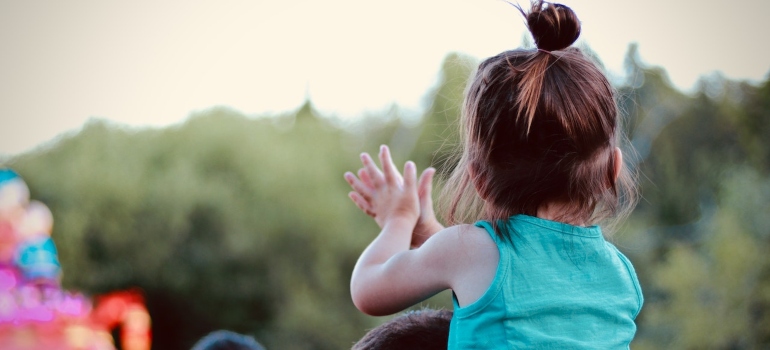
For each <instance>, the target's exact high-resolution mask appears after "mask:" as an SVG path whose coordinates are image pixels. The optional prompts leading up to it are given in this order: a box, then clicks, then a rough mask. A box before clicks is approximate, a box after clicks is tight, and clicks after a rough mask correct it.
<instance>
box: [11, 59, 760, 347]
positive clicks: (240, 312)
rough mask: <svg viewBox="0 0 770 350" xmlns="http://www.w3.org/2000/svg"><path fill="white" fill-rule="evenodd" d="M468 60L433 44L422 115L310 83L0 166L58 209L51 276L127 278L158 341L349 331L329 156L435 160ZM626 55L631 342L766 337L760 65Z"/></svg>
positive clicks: (114, 285) (355, 228) (355, 239)
mask: <svg viewBox="0 0 770 350" xmlns="http://www.w3.org/2000/svg"><path fill="white" fill-rule="evenodd" d="M476 63H477V62H474V60H473V59H470V58H468V57H464V56H462V55H457V54H453V55H450V56H448V57H447V59H446V60H445V62H444V64H443V66H442V68H441V80H440V83H439V84H438V85H437V86H436V88H435V89H434V90H433V91H431V92H429V96H428V100H429V101H430V107H429V108H427V111H426V112H425V114H424V115H423V116H422V118H421V119H420V122H419V123H414V122H404V120H405V119H408V118H407V116H404V115H402V114H401V112H400V111H399V109H398V107H394V108H393V109H391V110H390V111H387V112H383V113H382V115H371V116H367V117H362V118H361V119H360V120H357V121H354V122H344V121H340V120H337V119H335V118H334V117H333V116H322V115H319V114H318V113H317V112H316V111H315V110H314V109H313V107H312V103H311V102H309V101H308V102H307V103H306V104H305V105H304V106H302V107H301V108H300V109H298V110H297V111H296V112H293V113H287V114H285V115H275V116H262V117H251V118H249V117H246V116H244V115H241V114H239V113H237V112H235V111H232V110H229V109H227V108H215V109H211V110H209V111H205V112H201V113H199V114H196V115H192V116H191V117H190V118H189V119H188V120H187V121H186V122H185V123H183V124H181V125H177V126H172V127H168V128H164V129H125V128H121V127H119V126H117V125H113V124H111V123H109V122H106V121H100V120H95V121H92V122H89V123H88V124H87V125H86V126H85V127H84V128H83V130H82V131H81V132H79V133H78V134H76V135H71V136H68V137H65V138H63V139H61V140H59V141H58V142H56V143H55V144H53V145H49V146H46V147H44V148H40V149H38V150H35V151H32V152H29V153H26V154H22V155H19V156H17V157H14V158H12V159H10V160H7V161H6V162H5V164H4V165H6V166H10V167H11V168H13V169H14V170H16V171H17V172H18V173H19V174H20V175H21V176H22V177H23V178H24V179H25V180H26V181H27V183H28V184H29V187H30V189H31V192H32V197H33V198H35V199H38V200H41V201H42V202H44V203H46V204H47V205H48V206H49V207H50V208H51V210H52V212H53V214H54V232H53V238H54V240H55V242H56V244H57V246H58V248H59V254H60V260H61V262H62V266H63V271H64V279H63V284H64V286H65V288H68V289H71V290H81V291H83V292H86V293H88V294H92V295H94V294H99V293H104V292H108V291H112V290H116V289H127V288H132V287H138V288H141V289H142V290H143V292H144V293H145V295H146V298H147V303H148V308H149V311H150V313H151V316H152V322H153V324H152V327H153V348H155V349H189V347H190V346H191V345H192V344H193V343H194V342H195V340H197V339H198V338H200V337H201V336H203V335H204V334H206V333H207V332H209V331H212V330H215V329H222V328H225V329H230V330H234V331H238V332H242V333H250V334H253V335H255V336H256V337H257V338H258V339H259V340H260V341H261V342H262V343H264V344H265V345H266V346H267V347H268V348H269V349H344V348H349V347H350V346H351V345H352V343H353V342H355V341H356V340H357V339H358V338H360V337H361V336H362V335H363V334H364V333H365V331H366V330H367V329H369V328H371V327H373V326H375V325H377V324H378V323H380V322H381V321H382V319H378V318H372V317H368V316H364V315H363V314H361V313H360V312H358V311H357V310H356V309H355V307H354V306H353V304H352V302H351V301H350V297H349V292H348V284H349V277H350V273H351V271H352V268H353V265H354V263H355V261H356V258H357V257H358V255H359V253H360V252H361V251H362V249H363V248H364V247H365V245H366V244H367V243H368V242H369V241H370V240H371V239H372V238H373V237H374V236H375V235H376V233H377V227H376V225H375V224H374V223H373V222H372V221H371V220H370V219H369V218H368V217H366V216H365V215H363V214H361V213H359V212H358V210H357V209H356V208H355V206H354V205H353V204H352V203H350V202H349V200H348V198H347V197H346V194H347V192H348V190H349V188H348V186H347V184H346V183H345V181H344V180H343V179H342V174H343V172H344V171H346V170H353V169H357V168H358V164H359V163H358V154H359V153H360V152H362V151H368V152H376V149H377V146H378V145H379V144H382V143H388V144H391V145H392V148H393V151H394V156H395V157H396V158H397V161H399V162H403V161H404V160H406V159H413V160H415V161H416V163H417V165H418V167H419V168H420V169H422V168H424V167H426V166H429V165H433V166H437V167H439V168H440V169H443V170H446V166H447V165H446V164H445V163H444V160H445V159H447V157H448V156H449V155H450V154H451V151H452V147H453V146H454V144H455V143H456V140H457V134H456V126H457V125H456V123H457V117H458V115H459V106H460V103H461V99H462V92H463V89H464V88H465V84H466V81H467V78H468V75H469V74H470V73H471V71H472V70H473V67H474V66H475V64H476ZM627 69H628V76H629V79H628V81H626V82H625V83H624V84H622V85H620V86H618V87H617V88H618V92H619V102H620V105H621V109H622V111H623V113H624V115H625V116H626V117H627V123H626V128H627V129H628V131H629V135H630V138H631V143H632V144H633V145H634V146H635V147H636V149H637V151H638V152H637V153H638V157H636V159H635V160H634V161H632V162H631V163H630V164H629V165H632V166H636V168H637V169H638V170H639V171H640V173H641V174H642V176H640V186H641V192H642V195H643V200H642V201H641V203H640V205H639V206H638V208H637V210H636V211H635V212H634V214H633V215H632V216H631V218H630V219H629V220H628V221H627V222H626V224H624V225H622V226H621V227H619V229H618V232H617V233H616V234H615V236H614V237H613V240H614V241H615V242H616V244H617V245H618V246H619V248H620V249H621V250H622V251H624V252H625V253H626V254H627V255H628V256H629V257H630V258H631V260H632V261H633V262H634V264H635V266H636V268H637V272H638V273H639V275H640V278H641V280H642V287H643V289H644V293H645V299H646V304H645V307H644V309H643V311H642V313H641V315H640V316H639V319H638V323H639V333H638V336H637V339H636V340H635V342H634V344H633V347H634V348H635V349H658V348H680V349H690V348H692V349H700V348H731V349H753V348H763V347H767V346H770V257H768V255H767V254H766V253H765V252H767V251H769V248H770V216H768V213H770V173H769V172H770V83H768V82H765V83H763V84H761V85H760V86H755V85H751V84H747V83H743V82H733V81H729V80H726V79H722V78H720V77H719V76H711V77H710V78H704V79H703V80H702V83H701V85H700V87H699V89H698V91H697V92H695V93H694V94H692V95H687V94H683V93H681V92H679V91H677V90H676V89H675V88H673V87H672V86H671V84H670V83H669V82H668V80H667V78H666V74H665V72H664V71H663V70H662V69H659V68H654V67H647V66H645V65H643V64H641V62H640V60H639V58H638V55H637V54H636V51H635V49H634V48H633V47H632V48H631V50H630V51H629V54H628V59H627ZM412 117H413V116H412ZM627 153H628V152H627ZM447 301H448V298H447V296H446V295H440V296H438V297H436V298H434V299H431V300H430V301H429V302H428V303H427V304H428V305H430V306H433V307H449V304H448V303H447Z"/></svg>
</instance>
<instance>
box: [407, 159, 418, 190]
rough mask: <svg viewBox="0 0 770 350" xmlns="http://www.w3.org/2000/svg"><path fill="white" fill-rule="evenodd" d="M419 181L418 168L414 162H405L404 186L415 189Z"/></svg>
mask: <svg viewBox="0 0 770 350" xmlns="http://www.w3.org/2000/svg"><path fill="white" fill-rule="evenodd" d="M416 183H417V169H416V167H415V165H414V162H412V161H408V162H406V164H404V188H405V189H408V190H411V189H414V188H415V186H416Z"/></svg>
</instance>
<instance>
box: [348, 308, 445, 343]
mask: <svg viewBox="0 0 770 350" xmlns="http://www.w3.org/2000/svg"><path fill="white" fill-rule="evenodd" d="M451 321H452V311H449V310H431V309H425V310H419V311H410V312H407V313H405V314H403V315H400V316H398V317H396V318H393V319H392V320H390V321H388V322H385V323H384V324H382V325H380V326H378V327H376V328H374V329H372V330H370V331H369V332H368V333H366V335H364V337H363V338H361V340H359V341H358V342H357V343H356V344H355V345H353V350H389V349H394V350H395V349H402V350H418V349H420V350H433V349H436V350H438V349H442V350H445V349H446V348H447V346H448V341H449V323H450V322H451Z"/></svg>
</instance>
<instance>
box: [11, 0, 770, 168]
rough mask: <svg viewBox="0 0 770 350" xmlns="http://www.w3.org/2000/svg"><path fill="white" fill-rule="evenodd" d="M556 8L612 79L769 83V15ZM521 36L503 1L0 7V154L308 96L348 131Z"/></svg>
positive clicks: (585, 2) (711, 5)
mask: <svg viewBox="0 0 770 350" xmlns="http://www.w3.org/2000/svg"><path fill="white" fill-rule="evenodd" d="M562 2H563V3H564V4H566V5H568V6H570V7H572V8H573V9H574V10H575V12H576V13H577V15H578V17H579V18H580V19H581V21H582V26H583V27H582V35H581V39H580V40H582V41H584V42H585V43H587V44H588V45H589V46H591V47H592V48H593V49H594V50H595V51H596V52H597V53H598V54H599V56H600V58H601V59H602V60H603V61H604V63H605V65H606V66H607V68H608V69H609V71H610V73H611V74H616V75H619V74H621V72H622V63H623V57H624V55H625V53H626V50H627V48H628V45H629V43H631V42H636V43H638V45H639V52H640V54H641V57H642V59H643V61H644V62H645V63H647V64H649V65H655V66H662V67H664V68H665V69H666V70H667V72H668V73H669V76H670V77H671V80H672V82H673V83H674V84H675V85H676V86H677V87H679V88H680V89H682V90H684V91H688V90H691V89H692V88H693V86H694V84H695V82H696V81H697V79H698V77H699V76H701V75H704V74H711V73H712V72H715V71H719V72H721V73H722V74H724V75H725V76H727V77H728V78H732V79H741V80H750V81H753V82H759V81H762V80H764V79H765V78H767V76H768V72H770V48H769V47H768V45H767V40H768V39H767V35H768V34H769V33H770V20H768V18H767V16H768V13H770V1H767V0H748V1H742V2H733V1H727V0H711V1H709V0H700V1H695V0H674V1H664V0H649V1H639V0H613V1H596V0H563V1H562ZM520 3H522V4H524V5H526V4H527V2H526V1H520ZM525 30H526V29H525V26H524V23H523V20H522V18H521V16H520V15H519V14H518V12H517V11H516V10H515V9H514V8H513V7H512V6H510V5H508V4H506V3H505V2H503V1H500V0H445V1H437V0H389V1H365V0H326V1H303V0H293V1H279V0H270V1H267V0H262V1H258V0H252V1H239V0H220V1H192V0H162V1H149V0H132V1H105V0H68V1H43V0H33V1H28V0H0V45H1V46H0V47H1V49H0V50H1V51H0V155H12V154H17V153H19V152H24V151H28V150H30V149H32V148H34V147H35V146H37V145H39V144H41V143H46V142H50V140H51V139H54V138H55V137H56V136H57V135H60V134H61V133H63V132H72V131H74V130H78V129H79V128H80V127H81V126H82V125H83V124H84V123H85V122H86V121H87V120H88V119H89V118H92V117H96V118H102V119H108V120H112V121H114V122H116V123H119V124H125V125H129V126H137V127H146V126H151V127H160V126H166V125H170V124H174V123H179V122H182V121H184V120H185V119H186V118H187V116H188V115H189V114H190V113H191V112H193V111H199V110H204V109H207V108H210V107H214V106H229V107H231V108H233V109H235V110H238V111H241V112H243V113H245V114H247V115H265V114H274V113H281V112H287V111H291V110H295V109H296V108H298V107H299V106H300V105H301V104H302V103H303V101H304V100H305V97H306V96H307V95H309V96H310V98H311V100H312V101H313V103H314V104H315V106H316V107H317V108H318V109H319V110H320V111H321V112H323V113H325V114H334V115H337V116H341V117H345V118H355V117H356V116H359V115H361V114H362V113H364V112H366V111H369V112H377V111H381V110H383V109H385V108H386V107H388V106H390V105H391V104H393V103H397V104H398V105H399V106H401V107H402V108H404V109H405V110H407V111H412V112H414V113H419V112H420V111H422V110H423V108H424V107H425V106H424V97H425V95H426V93H427V92H428V91H429V90H430V88H431V87H432V86H433V85H434V84H435V83H436V81H437V73H438V71H439V68H440V65H441V62H442V60H443V58H444V57H445V56H446V54H447V53H449V52H462V53H465V54H468V55H470V56H472V57H476V58H485V57H488V56H491V55H495V54H497V53H499V52H501V51H504V50H507V49H512V48H516V47H518V46H519V44H520V43H521V40H522V37H523V35H524V32H525Z"/></svg>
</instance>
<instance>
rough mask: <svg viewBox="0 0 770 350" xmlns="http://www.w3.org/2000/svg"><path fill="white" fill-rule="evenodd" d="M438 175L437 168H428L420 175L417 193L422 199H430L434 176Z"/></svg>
mask: <svg viewBox="0 0 770 350" xmlns="http://www.w3.org/2000/svg"><path fill="white" fill-rule="evenodd" d="M435 174H436V169H435V168H427V169H425V170H424V171H423V172H422V174H421V175H420V181H419V182H418V185H417V192H418V193H419V194H420V198H422V197H428V198H430V196H431V192H432V191H433V175H435Z"/></svg>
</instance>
